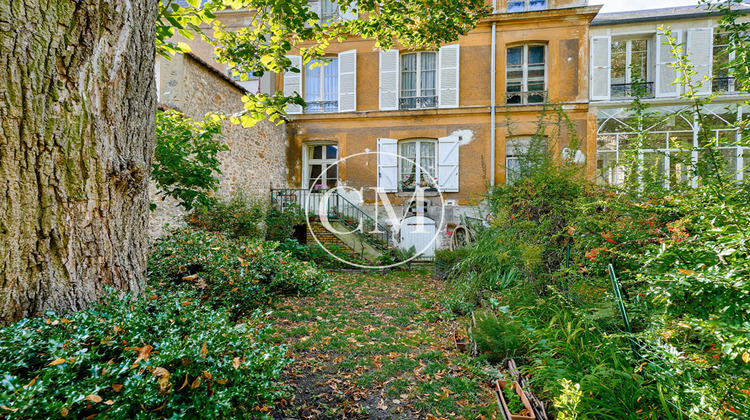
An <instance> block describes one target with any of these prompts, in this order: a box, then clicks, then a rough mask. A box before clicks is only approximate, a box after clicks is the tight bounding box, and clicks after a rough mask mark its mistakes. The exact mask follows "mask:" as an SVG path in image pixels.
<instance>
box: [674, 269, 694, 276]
mask: <svg viewBox="0 0 750 420" xmlns="http://www.w3.org/2000/svg"><path fill="white" fill-rule="evenodd" d="M677 271H679V272H680V273H682V274H687V275H691V274H695V271H692V270H685V269H683V268H678V269H677Z"/></svg>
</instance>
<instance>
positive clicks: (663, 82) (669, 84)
mask: <svg viewBox="0 0 750 420" xmlns="http://www.w3.org/2000/svg"><path fill="white" fill-rule="evenodd" d="M671 36H672V38H674V39H675V42H676V43H677V44H679V43H680V42H682V32H681V31H673V32H672V34H671ZM676 62H677V58H676V57H675V56H674V54H672V47H671V46H670V45H669V43H668V42H667V37H666V36H664V35H661V34H658V35H656V77H655V79H654V80H655V85H656V87H655V92H654V96H656V97H657V98H670V97H672V98H674V97H677V96H680V90H681V87H680V85H679V84H677V83H675V80H677V78H678V77H679V76H680V74H679V73H678V72H677V71H676V70H675V68H674V67H672V66H673V65H674V63H676Z"/></svg>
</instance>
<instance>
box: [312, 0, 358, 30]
mask: <svg viewBox="0 0 750 420" xmlns="http://www.w3.org/2000/svg"><path fill="white" fill-rule="evenodd" d="M308 5H309V6H310V9H311V10H312V11H313V12H315V14H317V15H318V17H319V18H320V22H321V23H323V24H330V23H333V22H338V21H341V20H354V19H357V12H356V10H357V9H356V8H357V2H356V1H355V2H349V3H348V4H347V7H345V8H344V7H342V6H341V5H339V4H337V3H336V1H335V0H308ZM344 9H346V10H344Z"/></svg>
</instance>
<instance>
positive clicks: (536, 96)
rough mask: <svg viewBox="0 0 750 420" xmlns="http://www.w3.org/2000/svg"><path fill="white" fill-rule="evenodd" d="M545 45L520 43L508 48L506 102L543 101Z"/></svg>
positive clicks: (528, 102) (530, 102)
mask: <svg viewBox="0 0 750 420" xmlns="http://www.w3.org/2000/svg"><path fill="white" fill-rule="evenodd" d="M544 62H545V46H544V45H520V46H517V47H512V48H508V56H507V61H506V69H505V91H506V97H505V100H506V103H507V104H538V103H542V102H544V91H545V65H544Z"/></svg>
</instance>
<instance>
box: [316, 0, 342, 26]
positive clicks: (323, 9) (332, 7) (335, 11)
mask: <svg viewBox="0 0 750 420" xmlns="http://www.w3.org/2000/svg"><path fill="white" fill-rule="evenodd" d="M338 17H339V5H338V4H336V2H335V1H334V0H320V18H321V20H323V22H328V21H330V20H337V19H338Z"/></svg>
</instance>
